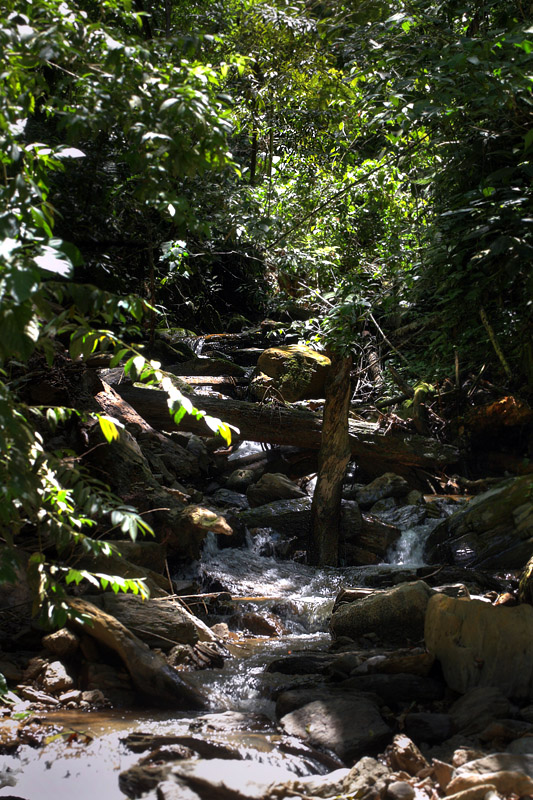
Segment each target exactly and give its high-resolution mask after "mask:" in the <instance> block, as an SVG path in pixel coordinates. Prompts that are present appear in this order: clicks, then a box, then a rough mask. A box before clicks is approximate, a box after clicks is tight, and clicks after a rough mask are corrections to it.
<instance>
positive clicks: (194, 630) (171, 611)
mask: <svg viewBox="0 0 533 800" xmlns="http://www.w3.org/2000/svg"><path fill="white" fill-rule="evenodd" d="M93 602H95V605H98V607H99V608H103V609H104V611H107V613H108V614H111V615H112V616H113V617H115V618H116V619H118V620H119V621H120V622H121V623H122V624H123V625H125V626H126V628H128V629H129V630H131V631H132V633H134V634H135V635H136V636H138V637H139V639H141V640H142V641H144V642H146V643H147V644H148V645H150V646H151V647H159V648H160V649H161V650H170V648H171V647H173V646H174V645H176V644H196V642H199V641H214V640H215V639H216V637H215V635H214V633H213V632H212V631H211V629H210V628H208V627H207V625H206V624H205V623H204V622H202V621H201V620H200V619H198V618H197V617H195V616H194V615H193V614H191V613H190V611H187V609H186V608H184V607H183V606H182V605H181V604H180V603H179V602H178V601H176V600H173V599H171V598H153V599H152V598H150V599H148V600H143V599H142V598H141V597H139V596H138V595H133V594H122V595H115V594H104V595H102V596H101V597H99V598H94V600H93Z"/></svg>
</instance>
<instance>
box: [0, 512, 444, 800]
mask: <svg viewBox="0 0 533 800" xmlns="http://www.w3.org/2000/svg"><path fill="white" fill-rule="evenodd" d="M437 521H438V520H432V521H431V523H430V524H427V523H426V524H424V525H420V526H418V527H415V528H411V529H407V530H405V531H404V533H403V535H402V539H401V540H400V542H399V543H398V545H397V547H396V549H395V551H394V553H392V554H391V560H392V561H393V562H394V563H389V564H380V565H378V566H374V567H349V568H344V569H334V568H325V569H318V568H314V567H309V566H306V565H304V564H299V563H295V562H293V561H279V560H277V559H275V558H274V557H272V556H269V555H262V553H264V552H268V551H269V543H270V532H269V531H268V529H264V530H262V531H261V532H260V533H259V534H258V535H256V536H255V538H254V539H252V538H251V537H248V540H247V545H248V546H247V547H245V548H240V549H230V548H225V549H223V550H219V549H218V547H217V544H216V540H215V538H214V537H213V538H209V537H208V539H207V540H206V544H205V547H204V552H203V556H202V560H201V561H200V562H199V563H197V564H196V565H194V570H195V572H196V579H197V580H198V581H199V582H200V583H201V584H202V585H203V586H204V587H206V589H205V590H207V591H210V590H211V589H210V587H211V586H217V587H223V589H224V591H227V592H230V593H231V595H232V596H234V597H235V596H237V597H238V598H239V600H238V601H237V602H236V603H234V604H233V605H234V608H235V615H234V617H233V618H231V619H230V620H229V621H230V623H232V624H230V628H233V629H234V628H235V627H237V628H239V627H241V625H240V624H239V617H240V618H241V619H244V620H246V618H248V619H250V618H251V619H252V620H253V619H254V617H256V618H257V617H260V618H261V619H264V618H266V619H269V620H271V621H272V624H273V625H275V624H277V625H278V633H279V635H278V636H269V637H266V636H257V635H253V634H250V632H248V634H247V635H246V634H244V635H243V634H242V633H241V634H240V635H239V636H238V637H236V638H235V640H233V641H232V640H230V642H229V643H228V649H229V650H230V652H231V655H232V657H231V658H227V659H226V660H225V664H224V667H223V668H222V669H206V670H202V671H198V672H193V673H188V674H187V679H188V680H190V682H193V683H194V684H196V685H197V686H198V687H199V688H201V689H202V690H204V691H205V692H206V693H207V694H208V696H209V698H210V704H211V709H210V713H213V714H217V713H223V712H241V713H244V714H254V715H256V714H261V715H265V717H266V722H264V723H262V724H261V725H260V726H259V729H258V730H253V731H252V730H250V731H249V732H248V733H247V734H246V735H243V733H242V728H241V730H240V731H239V732H235V731H234V732H233V733H232V732H231V730H229V731H224V732H223V733H220V734H217V735H214V737H213V735H210V738H211V739H212V740H213V738H214V739H215V740H217V741H219V742H224V743H226V744H227V743H230V744H231V746H233V747H236V748H237V749H238V750H239V753H240V754H241V756H243V757H244V758H248V759H252V760H257V761H260V762H263V763H265V762H266V763H268V764H271V765H278V766H284V767H285V768H288V769H290V770H291V771H293V772H294V773H295V774H297V775H306V774H313V773H320V772H322V773H326V772H329V771H331V769H333V767H332V766H331V764H329V765H325V764H323V763H320V759H317V758H314V757H313V754H312V753H309V752H306V750H305V747H302V743H301V742H299V740H298V742H296V744H295V745H294V746H293V747H290V746H289V747H287V745H286V743H285V747H280V740H281V737H280V734H279V731H278V729H277V727H276V724H275V721H274V701H273V700H272V699H271V698H272V695H273V692H274V691H275V690H276V688H278V687H279V686H280V685H287V684H288V683H289V682H290V685H291V686H293V685H294V684H295V683H297V682H298V679H299V676H290V678H289V676H287V675H282V674H280V673H268V672H266V671H265V666H266V665H267V664H268V662H269V661H270V660H272V658H275V657H279V656H282V655H285V654H287V653H289V652H292V653H294V652H296V651H299V650H325V649H327V646H328V644H329V639H330V637H329V634H328V633H327V626H328V620H329V617H330V614H331V610H332V606H333V602H334V599H335V597H336V595H337V594H338V592H339V590H340V589H341V588H343V587H354V586H372V584H373V583H374V581H375V580H376V578H377V577H378V576H381V577H383V576H384V574H387V573H391V572H392V573H393V572H394V571H398V570H400V571H401V570H402V569H405V568H408V567H409V566H417V565H418V564H419V563H420V552H421V549H420V544H421V539H424V538H425V536H426V535H427V534H428V533H429V531H430V530H431V528H432V527H433V524H435V523H436V522H437ZM242 598H244V599H242ZM227 619H228V618H227V617H224V616H220V617H217V618H214V619H213V618H211V616H210V618H209V624H213V623H214V622H219V621H224V620H227ZM276 621H277V622H276ZM242 629H244V631H246V626H245V625H244V626H242V627H241V630H242ZM304 679H307V680H308V676H301V680H304ZM201 713H204V714H205V712H198V713H191V712H186V713H183V714H179V713H176V712H174V711H173V712H165V711H161V712H159V711H152V710H150V711H146V712H144V711H138V710H135V711H123V710H110V711H107V710H104V711H95V712H80V711H77V710H72V711H67V710H61V711H56V712H46V713H44V714H42V715H40V716H39V720H40V721H41V722H42V723H43V724H45V725H49V726H51V727H50V732H49V735H48V736H47V738H46V741H45V744H44V746H42V747H40V748H32V747H29V746H23V747H21V748H19V750H18V751H17V753H16V754H15V755H5V756H1V757H0V778H1V780H0V784H2V786H3V788H0V798H1V797H12V798H13V797H16V798H20V799H22V800H63V798H65V800H67V798H68V800H71V798H72V795H73V793H74V795H75V798H76V800H94V797H98V796H100V797H101V798H105V800H122V799H123V798H124V797H125V796H126V795H124V794H123V793H122V791H121V790H120V788H119V783H118V775H119V773H120V772H121V771H122V770H124V769H126V768H128V767H129V766H131V765H133V764H135V763H136V762H138V760H139V758H140V755H139V753H138V752H137V753H135V752H131V751H130V750H128V749H127V748H126V746H125V745H124V743H123V742H122V741H121V740H122V739H123V738H124V737H125V736H126V735H127V734H128V733H131V732H134V731H143V732H148V733H157V734H164V733H170V732H172V733H176V732H181V731H183V733H184V734H186V733H187V732H190V731H191V730H194V728H195V725H196V726H197V727H198V725H199V721H198V722H197V723H195V718H198V717H199V716H200V715H201ZM269 720H270V722H269ZM198 729H199V730H201V727H198ZM217 737H218V738H217ZM285 738H287V737H285Z"/></svg>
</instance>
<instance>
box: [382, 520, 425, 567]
mask: <svg viewBox="0 0 533 800" xmlns="http://www.w3.org/2000/svg"><path fill="white" fill-rule="evenodd" d="M433 528H434V525H418V526H417V527H416V528H406V530H404V531H402V535H401V536H400V538H399V539H398V541H397V542H396V544H395V545H393V547H392V548H391V549H390V550H389V553H388V558H387V563H388V564H402V565H405V566H410V567H423V566H425V563H426V562H425V561H424V546H425V544H426V539H427V537H428V536H429V534H430V532H431V531H432V530H433ZM426 529H427V530H426Z"/></svg>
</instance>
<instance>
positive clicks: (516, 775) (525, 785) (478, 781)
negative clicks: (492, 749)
mask: <svg viewBox="0 0 533 800" xmlns="http://www.w3.org/2000/svg"><path fill="white" fill-rule="evenodd" d="M484 784H490V785H492V786H494V787H495V789H496V791H497V792H498V793H499V794H500V795H502V796H503V797H509V796H510V795H518V796H519V797H521V796H523V795H532V794H533V756H527V755H514V754H513V753H494V754H493V755H490V756H485V757H484V758H479V759H476V760H475V761H468V762H467V763H466V764H464V765H463V766H461V767H458V768H457V769H456V770H455V772H454V775H453V777H452V780H451V781H450V783H449V784H448V786H447V787H446V794H447V795H448V796H449V795H453V794H456V793H458V792H463V791H465V790H467V789H471V788H474V787H476V786H482V785H484Z"/></svg>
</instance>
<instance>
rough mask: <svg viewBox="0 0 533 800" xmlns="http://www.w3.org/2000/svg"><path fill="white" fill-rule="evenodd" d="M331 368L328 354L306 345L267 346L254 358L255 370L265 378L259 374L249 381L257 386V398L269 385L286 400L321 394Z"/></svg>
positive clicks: (291, 401) (292, 401) (288, 401)
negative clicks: (256, 358)
mask: <svg viewBox="0 0 533 800" xmlns="http://www.w3.org/2000/svg"><path fill="white" fill-rule="evenodd" d="M330 367H331V361H330V359H329V358H328V357H327V356H325V355H323V354H322V353H317V352H316V351H315V350H312V349H311V348H310V347H307V346H306V345H299V344H294V345H288V346H286V347H270V348H269V349H268V350H264V351H263V352H262V353H261V355H260V356H259V358H258V360H257V369H258V370H259V372H260V373H263V375H264V376H265V377H266V378H267V380H264V378H263V379H262V380H261V377H262V376H261V375H259V376H258V377H257V378H255V379H254V381H253V382H252V383H253V384H254V385H255V386H256V392H257V394H256V396H259V398H261V397H262V395H263V394H264V391H265V388H268V386H269V385H271V384H272V385H273V386H274V387H275V389H276V391H277V392H279V394H280V395H281V397H282V398H283V399H284V400H285V401H286V402H287V403H294V402H295V401H298V400H305V399H307V398H313V397H324V393H325V389H324V386H325V382H326V379H327V377H328V375H329V372H330ZM268 378H270V379H271V381H268ZM263 387H265V388H263ZM252 391H253V389H252Z"/></svg>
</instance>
